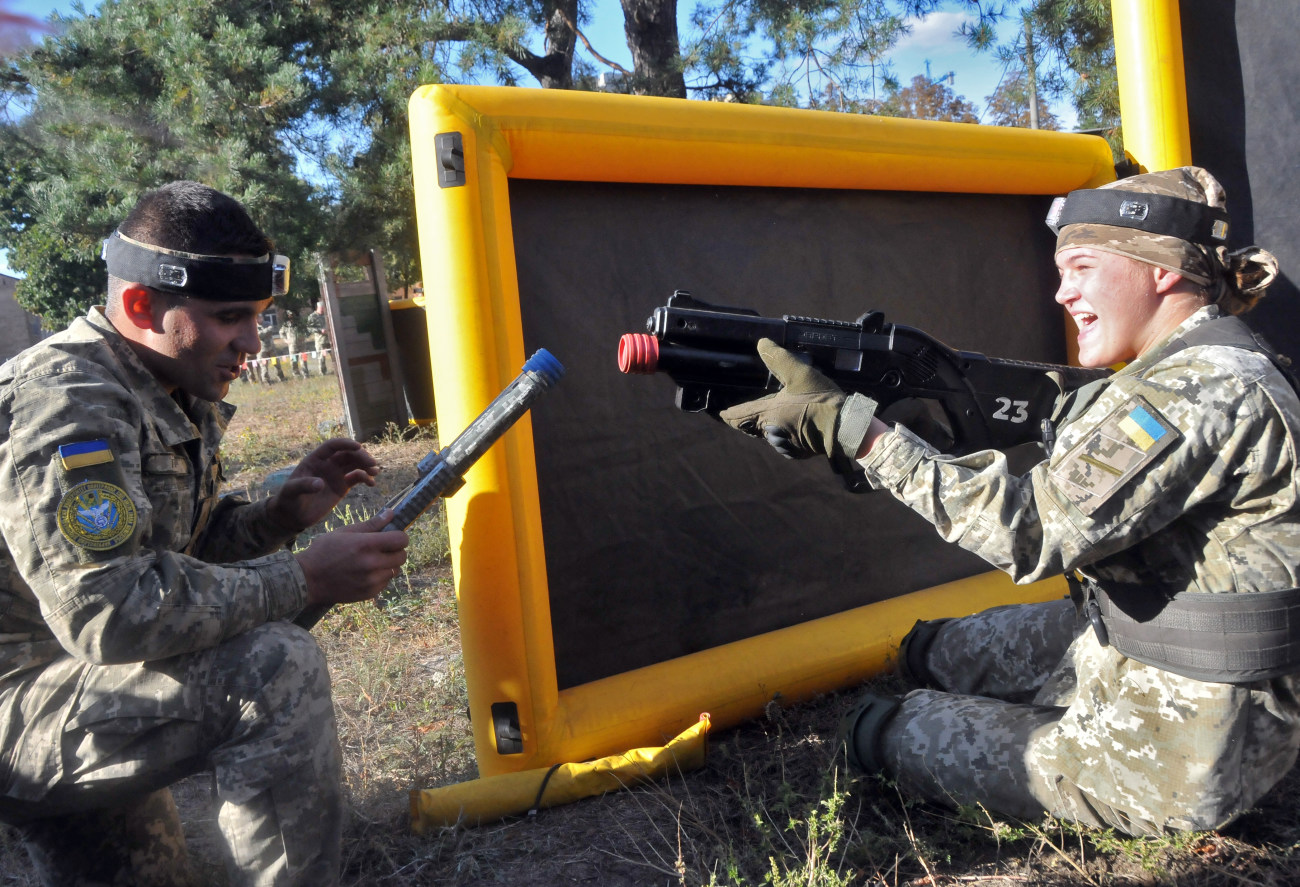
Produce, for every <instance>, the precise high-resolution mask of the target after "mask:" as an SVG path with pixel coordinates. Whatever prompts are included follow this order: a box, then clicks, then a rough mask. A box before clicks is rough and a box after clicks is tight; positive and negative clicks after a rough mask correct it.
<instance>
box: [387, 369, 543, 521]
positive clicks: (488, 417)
mask: <svg viewBox="0 0 1300 887" xmlns="http://www.w3.org/2000/svg"><path fill="white" fill-rule="evenodd" d="M563 375H564V365H563V364H561V363H560V362H559V361H558V360H556V358H555V356H554V355H552V354H551V353H550V352H549V351H547V350H546V349H545V348H540V349H538V350H537V352H536V353H534V354H533V356H532V357H530V358H529V359H528V360H527V361H526V362H525V363H524V367H523V370H522V371H521V372H520V373H519V375H518V376H516V377H515V379H514V381H512V382H511V383H510V384H509V385H507V386H506V387H505V390H504V391H502V392H501V393H500V394H498V395H497V396H496V398H495V399H494V400H493V401H492V403H490V404H488V406H487V409H485V410H484V411H483V412H482V413H480V414H479V415H478V417H477V418H476V419H475V420H474V421H473V422H471V423H470V424H469V427H468V428H466V429H465V430H464V431H462V432H461V433H460V434H459V435H458V436H457V437H456V439H455V440H453V441H452V442H451V443H450V444H448V445H447V446H446V447H444V448H442V449H441V450H438V451H436V452H433V453H430V454H429V455H428V456H425V457H424V459H422V460H421V461H420V464H419V466H418V470H419V472H420V479H419V480H418V481H416V483H415V486H414V487H413V488H412V489H411V491H410V492H409V493H408V494H407V495H406V496H405V497H404V498H403V499H402V501H401V502H399V503H398V504H397V505H396V506H394V508H393V519H392V520H391V521H389V523H388V525H387V526H386V527H385V528H384V529H387V530H405V529H406V528H407V527H409V526H410V525H411V524H413V523H414V522H415V520H416V518H418V517H419V516H420V515H422V514H424V512H425V511H427V510H428V509H429V507H430V506H431V505H433V503H434V501H436V500H437V499H438V498H440V497H442V496H446V495H450V493H452V492H455V491H456V490H457V489H459V488H460V486H461V484H462V483H463V479H464V475H465V472H466V471H468V470H469V468H470V466H471V465H473V464H474V463H475V462H477V461H478V460H479V458H480V457H481V456H482V455H483V454H484V453H486V452H487V451H488V449H489V448H490V447H491V446H492V444H494V443H496V441H497V440H498V439H499V438H500V437H501V436H502V435H503V434H505V433H506V431H508V430H509V429H510V426H512V425H514V424H515V422H517V421H519V418H520V417H521V416H523V414H524V413H526V412H527V411H528V408H529V407H530V406H532V405H533V402H534V401H536V400H537V398H538V397H540V396H541V395H542V392H544V391H547V390H548V389H550V388H553V387H555V385H556V383H557V382H559V381H560V378H561V377H562V376H563Z"/></svg>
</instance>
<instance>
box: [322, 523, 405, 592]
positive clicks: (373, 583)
mask: <svg viewBox="0 0 1300 887" xmlns="http://www.w3.org/2000/svg"><path fill="white" fill-rule="evenodd" d="M392 519H393V512H392V510H391V509H385V510H384V511H382V512H380V513H379V514H377V515H375V516H374V517H372V518H371V519H370V520H368V521H365V522H364V523H360V524H352V525H351V526H347V527H344V528H343V529H341V530H335V531H334V532H332V533H325V534H323V535H320V536H317V537H316V538H315V539H313V540H312V541H311V544H310V545H308V546H307V548H306V550H304V551H301V552H299V553H298V555H297V558H298V564H299V565H300V566H301V567H302V572H303V574H304V575H305V576H306V577H307V606H314V605H317V604H347V603H352V602H354V601H366V600H370V599H371V598H374V597H376V596H378V595H379V593H380V592H382V591H383V590H384V589H385V588H387V587H388V583H389V582H391V581H392V580H393V579H394V578H396V576H397V574H398V573H399V572H400V571H401V569H402V564H404V563H406V546H407V545H408V544H409V542H410V537H409V536H407V535H406V533H405V532H404V531H402V530H384V526H385V525H387V524H388V522H389V521H390V520H392Z"/></svg>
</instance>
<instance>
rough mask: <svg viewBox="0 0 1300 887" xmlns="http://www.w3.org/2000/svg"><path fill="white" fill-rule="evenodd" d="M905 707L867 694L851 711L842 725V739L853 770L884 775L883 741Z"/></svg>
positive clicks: (897, 702)
mask: <svg viewBox="0 0 1300 887" xmlns="http://www.w3.org/2000/svg"><path fill="white" fill-rule="evenodd" d="M901 705H902V700H900V699H898V697H896V696H881V695H878V694H876V693H867V694H866V695H864V696H862V697H861V698H859V699H858V701H857V702H856V703H854V705H853V707H852V708H850V709H849V711H848V714H846V715H845V716H844V717H843V719H841V721H840V734H839V735H840V741H841V742H843V744H844V749H845V753H846V754H847V755H848V760H849V766H850V767H852V768H853V769H854V770H857V771H858V772H861V773H866V774H875V773H880V772H883V771H884V769H885V762H884V756H883V754H882V751H881V743H880V740H881V737H882V736H883V735H884V732H885V727H886V726H887V725H888V724H889V722H890V721H892V720H893V719H894V715H896V714H898V709H899V707H900V706H901Z"/></svg>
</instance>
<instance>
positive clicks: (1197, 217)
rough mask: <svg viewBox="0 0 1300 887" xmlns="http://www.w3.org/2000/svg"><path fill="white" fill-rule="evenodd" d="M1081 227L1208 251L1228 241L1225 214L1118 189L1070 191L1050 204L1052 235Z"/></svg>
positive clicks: (1199, 205)
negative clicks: (1109, 228)
mask: <svg viewBox="0 0 1300 887" xmlns="http://www.w3.org/2000/svg"><path fill="white" fill-rule="evenodd" d="M1080 224H1085V225H1113V226H1115V227H1117V228H1134V229H1136V230H1138V231H1145V232H1147V233H1148V234H1163V235H1166V236H1169V237H1176V238H1178V239H1179V240H1186V241H1187V242H1189V243H1196V244H1200V245H1201V246H1209V247H1215V246H1222V245H1224V244H1225V243H1226V242H1227V240H1228V214H1227V212H1225V211H1224V210H1221V209H1218V208H1216V207H1212V206H1207V205H1206V204H1204V203H1197V202H1196V201H1194V200H1184V199H1182V198H1181V197H1170V196H1168V195H1165V194H1150V193H1145V192H1142V191H1121V190H1120V189H1118V188H1097V189H1089V190H1081V191H1071V192H1070V195H1069V196H1068V197H1058V198H1056V199H1055V200H1053V201H1052V208H1051V210H1050V211H1049V212H1048V213H1047V227H1049V228H1051V229H1052V233H1053V234H1060V233H1061V229H1062V228H1064V227H1065V226H1066V225H1080Z"/></svg>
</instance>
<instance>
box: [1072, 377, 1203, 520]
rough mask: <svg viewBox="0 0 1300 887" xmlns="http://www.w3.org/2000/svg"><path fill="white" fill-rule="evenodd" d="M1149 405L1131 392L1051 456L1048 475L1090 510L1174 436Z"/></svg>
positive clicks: (1176, 435)
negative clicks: (1055, 456)
mask: <svg viewBox="0 0 1300 887" xmlns="http://www.w3.org/2000/svg"><path fill="white" fill-rule="evenodd" d="M1179 436H1180V435H1179V433H1178V429H1177V428H1175V427H1174V426H1173V425H1172V424H1170V423H1169V422H1168V421H1167V420H1166V419H1165V418H1164V417H1163V416H1161V415H1160V413H1159V412H1157V411H1156V409H1155V407H1153V406H1151V404H1149V403H1148V402H1147V401H1146V400H1144V399H1143V398H1141V397H1134V398H1133V399H1132V400H1130V401H1128V402H1127V403H1125V404H1124V405H1123V406H1121V407H1120V408H1119V409H1117V410H1115V411H1114V412H1113V413H1111V414H1110V415H1109V416H1107V417H1106V418H1105V419H1103V420H1102V421H1101V423H1100V424H1099V425H1097V426H1096V427H1095V428H1094V429H1093V430H1092V431H1090V432H1088V433H1087V434H1085V435H1084V437H1083V438H1082V439H1081V440H1080V441H1079V443H1077V444H1075V445H1074V446H1073V447H1071V448H1070V450H1069V452H1067V453H1065V454H1064V455H1063V456H1062V457H1061V458H1060V460H1059V461H1058V460H1055V459H1054V460H1053V462H1054V466H1053V468H1052V470H1051V476H1052V480H1054V481H1055V482H1056V485H1057V489H1059V490H1060V491H1061V492H1062V493H1063V494H1064V495H1065V497H1066V498H1067V499H1069V500H1070V501H1071V502H1073V503H1074V505H1075V506H1076V507H1078V509H1079V510H1080V511H1082V512H1083V513H1084V514H1088V515H1091V514H1092V513H1093V512H1094V511H1096V510H1097V509H1098V508H1099V507H1101V505H1102V504H1103V503H1105V502H1106V501H1107V500H1108V499H1110V497H1111V496H1112V495H1113V494H1114V493H1115V491H1117V490H1120V489H1122V488H1124V486H1126V485H1127V484H1128V482H1129V480H1130V479H1131V478H1133V476H1134V475H1136V474H1137V473H1138V472H1140V471H1141V470H1142V469H1143V468H1145V467H1146V466H1148V465H1150V464H1151V463H1152V462H1153V461H1155V459H1156V457H1158V456H1159V455H1160V454H1161V453H1163V452H1164V451H1165V450H1166V449H1168V447H1169V446H1170V445H1171V444H1172V443H1174V442H1175V441H1176V440H1178V438H1179Z"/></svg>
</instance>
